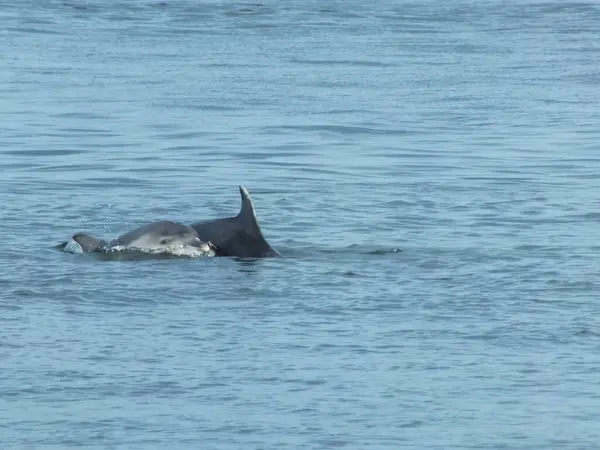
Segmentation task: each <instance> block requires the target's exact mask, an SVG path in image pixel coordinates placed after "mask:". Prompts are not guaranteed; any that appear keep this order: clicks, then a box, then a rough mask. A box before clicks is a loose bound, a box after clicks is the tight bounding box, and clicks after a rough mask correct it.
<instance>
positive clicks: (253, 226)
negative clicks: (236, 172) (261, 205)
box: [237, 186, 262, 236]
mask: <svg viewBox="0 0 600 450" xmlns="http://www.w3.org/2000/svg"><path fill="white" fill-rule="evenodd" d="M240 194H241V196H242V208H241V209H240V212H239V214H238V215H237V218H238V219H240V221H241V223H242V225H243V226H244V228H245V229H246V231H248V232H250V233H251V234H254V235H256V236H262V232H261V231H260V226H259V225H258V219H257V218H256V213H255V212H254V205H253V204H252V198H250V194H249V193H248V190H247V189H246V188H245V187H244V186H240Z"/></svg>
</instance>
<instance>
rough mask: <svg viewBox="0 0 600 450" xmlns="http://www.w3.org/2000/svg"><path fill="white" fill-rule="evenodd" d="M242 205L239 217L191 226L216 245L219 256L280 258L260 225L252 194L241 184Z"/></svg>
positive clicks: (204, 238)
mask: <svg viewBox="0 0 600 450" xmlns="http://www.w3.org/2000/svg"><path fill="white" fill-rule="evenodd" d="M240 194H241V196H242V208H241V210H240V212H239V214H238V215H237V216H234V217H227V218H223V219H212V220H203V221H200V222H196V223H194V224H192V225H190V226H191V227H192V228H193V229H194V230H196V232H197V233H198V236H199V237H200V239H202V240H203V241H205V242H211V243H212V244H213V245H214V246H215V255H216V256H237V257H240V258H264V257H279V256H281V253H279V252H278V251H277V250H276V249H275V248H273V247H272V246H271V245H270V244H269V243H268V242H267V240H266V239H265V237H264V236H263V234H262V231H261V229H260V226H259V224H258V219H257V218H256V213H255V212H254V205H253V204H252V199H251V198H250V194H249V193H248V191H247V190H246V188H245V187H244V186H240Z"/></svg>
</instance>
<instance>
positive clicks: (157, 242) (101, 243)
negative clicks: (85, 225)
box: [55, 220, 214, 255]
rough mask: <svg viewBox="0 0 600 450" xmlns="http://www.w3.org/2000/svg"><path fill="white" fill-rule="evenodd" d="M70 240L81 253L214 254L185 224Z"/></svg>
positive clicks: (165, 223) (60, 247)
mask: <svg viewBox="0 0 600 450" xmlns="http://www.w3.org/2000/svg"><path fill="white" fill-rule="evenodd" d="M73 240H74V241H75V242H77V243H78V244H79V245H80V246H81V249H82V250H83V251H84V252H85V253H95V252H108V251H111V250H121V249H123V250H125V249H126V250H142V251H144V250H145V251H153V252H161V251H162V252H167V251H169V250H172V249H177V248H185V247H192V248H194V249H195V250H196V251H201V252H203V253H207V254H209V253H212V254H213V255H214V246H213V245H212V244H211V243H210V242H203V241H202V240H201V239H200V238H199V237H198V233H196V231H194V230H193V229H192V228H190V227H188V226H187V225H183V224H181V223H176V222H171V221H168V220H162V221H158V222H152V223H149V224H146V225H142V226H141V227H138V228H136V229H135V230H131V231H129V232H127V233H125V234H122V235H121V236H119V237H117V238H115V239H113V240H110V241H106V240H99V239H96V238H93V237H91V236H88V235H86V234H81V233H79V234H76V235H74V236H73ZM67 244H68V242H63V243H62V244H59V245H57V246H56V247H55V248H56V249H57V250H64V249H65V247H66V246H67Z"/></svg>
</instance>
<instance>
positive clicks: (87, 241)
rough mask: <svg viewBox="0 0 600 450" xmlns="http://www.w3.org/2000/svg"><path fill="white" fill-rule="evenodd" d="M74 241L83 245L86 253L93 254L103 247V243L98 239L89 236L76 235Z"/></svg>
mask: <svg viewBox="0 0 600 450" xmlns="http://www.w3.org/2000/svg"><path fill="white" fill-rule="evenodd" d="M73 240H74V241H75V242H77V243H78V244H79V245H81V248H82V250H83V251H84V252H93V251H97V250H100V249H101V248H102V246H103V242H102V241H99V240H98V239H96V238H93V237H91V236H88V235H87V234H81V233H80V234H76V235H75V236H73Z"/></svg>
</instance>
